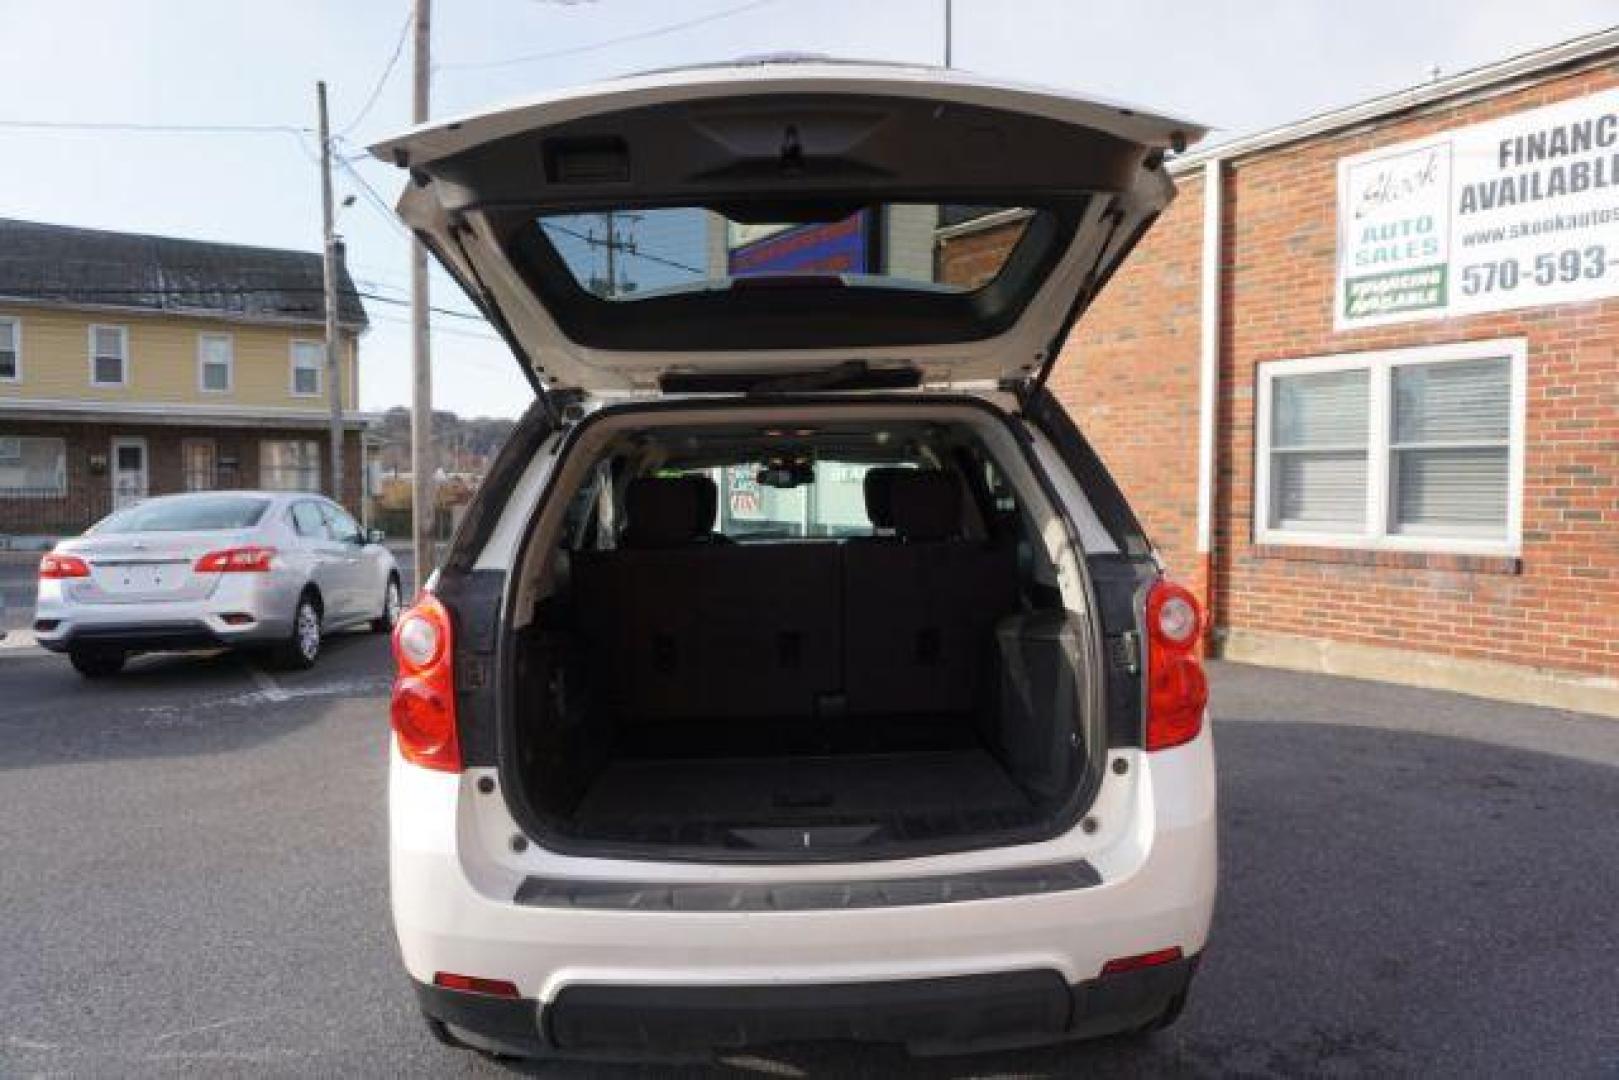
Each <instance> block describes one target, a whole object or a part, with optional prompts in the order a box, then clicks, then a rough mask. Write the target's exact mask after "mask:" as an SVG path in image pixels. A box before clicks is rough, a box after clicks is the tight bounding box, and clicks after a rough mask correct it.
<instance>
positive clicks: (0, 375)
mask: <svg viewBox="0 0 1619 1080" xmlns="http://www.w3.org/2000/svg"><path fill="white" fill-rule="evenodd" d="M16 377H17V352H16V350H15V349H4V348H0V379H15V378H16Z"/></svg>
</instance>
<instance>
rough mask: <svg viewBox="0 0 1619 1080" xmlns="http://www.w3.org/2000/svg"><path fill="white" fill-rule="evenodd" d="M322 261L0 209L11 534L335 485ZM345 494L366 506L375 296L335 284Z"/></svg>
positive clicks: (2, 392) (0, 520)
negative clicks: (229, 497) (125, 509)
mask: <svg viewBox="0 0 1619 1080" xmlns="http://www.w3.org/2000/svg"><path fill="white" fill-rule="evenodd" d="M323 280H324V278H323V268H322V261H321V257H320V256H319V255H318V254H311V253H306V252H300V251H280V250H273V249H267V248H252V247H241V246H237V245H231V244H213V243H203V242H199V241H194V240H178V239H172V238H169V237H156V236H139V235H132V234H127V233H115V232H103V231H99V230H91V229H77V228H68V227H64V226H60V225H45V224H38V223H35V222H27V221H12V220H0V546H4V545H5V544H6V543H8V542H19V540H20V542H22V543H24V544H32V543H35V542H37V541H38V538H40V537H50V536H55V535H62V534H64V533H67V534H71V533H76V532H78V531H79V530H81V529H83V528H84V527H85V526H87V525H89V524H90V523H92V522H93V521H95V520H97V519H99V518H100V517H102V516H103V515H105V514H106V513H107V512H108V511H110V510H112V509H114V508H116V507H117V506H120V505H124V504H127V503H129V502H133V501H136V500H139V499H141V498H144V497H145V496H147V495H161V494H167V493H171V492H179V491H202V490H210V489H219V488H234V487H244V488H275V489H285V490H326V489H328V488H329V487H330V486H331V480H330V470H329V465H327V461H328V460H329V459H328V458H327V456H326V455H327V453H328V452H329V449H330V448H329V446H328V443H329V441H330V440H329V434H328V433H329V425H330V421H331V404H330V400H331V399H330V395H329V393H328V386H327V379H328V373H327V371H326V346H325V309H324V303H323ZM338 321H339V338H340V345H339V350H338V351H339V357H340V361H339V378H340V380H341V389H342V400H343V415H342V426H343V430H344V456H343V466H344V468H343V472H344V483H343V488H344V490H343V491H342V492H340V493H338V498H340V499H341V500H342V501H343V502H345V503H347V504H348V505H349V506H350V507H354V508H358V507H359V505H360V502H361V493H362V484H361V471H362V460H361V459H362V455H363V453H364V446H363V442H362V433H363V431H364V430H365V427H366V419H365V418H364V417H363V416H361V415H360V414H359V412H358V411H357V403H358V401H359V388H358V376H359V344H358V339H359V336H360V334H361V333H363V332H364V330H365V328H366V315H365V309H364V307H363V306H362V305H361V303H360V298H359V295H358V294H357V293H356V291H355V289H354V285H353V283H352V281H350V279H349V276H348V274H347V272H346V271H343V270H341V267H340V276H339V290H338Z"/></svg>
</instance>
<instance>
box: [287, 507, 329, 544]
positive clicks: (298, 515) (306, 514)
mask: <svg viewBox="0 0 1619 1080" xmlns="http://www.w3.org/2000/svg"><path fill="white" fill-rule="evenodd" d="M292 527H293V528H294V529H296V530H297V531H298V535H299V536H305V537H309V538H310V539H315V538H322V539H324V538H325V537H326V535H327V533H326V519H325V518H324V517H322V516H321V513H320V507H318V506H316V505H315V504H314V503H312V502H301V503H295V504H294V505H293V508H292Z"/></svg>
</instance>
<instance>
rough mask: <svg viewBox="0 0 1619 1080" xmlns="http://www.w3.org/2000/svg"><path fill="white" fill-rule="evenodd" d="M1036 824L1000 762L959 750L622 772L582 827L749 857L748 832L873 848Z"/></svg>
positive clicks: (607, 782) (595, 787)
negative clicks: (781, 831) (847, 839)
mask: <svg viewBox="0 0 1619 1080" xmlns="http://www.w3.org/2000/svg"><path fill="white" fill-rule="evenodd" d="M1039 816H1040V815H1038V814H1037V813H1036V811H1035V808H1034V806H1033V804H1032V803H1031V802H1030V800H1029V799H1028V797H1027V796H1026V795H1025V794H1024V793H1023V791H1022V790H1021V789H1020V788H1019V787H1018V786H1017V785H1016V784H1014V783H1013V782H1012V779H1011V778H1010V777H1009V776H1008V775H1007V774H1006V772H1005V770H1004V769H1002V767H1001V765H1000V763H999V762H997V761H996V760H995V759H994V758H993V757H992V756H990V755H989V754H988V753H986V752H985V751H983V750H981V749H962V750H929V751H915V752H909V753H887V754H839V755H836V756H826V757H775V758H726V759H719V760H683V761H670V760H635V759H629V760H618V761H614V762H612V763H611V764H609V765H608V766H607V768H606V769H605V770H603V772H602V773H601V775H600V776H599V777H598V778H597V779H596V781H595V782H594V783H593V784H592V785H591V786H590V789H589V790H588V791H587V792H586V793H585V796H584V798H583V800H581V802H580V803H579V806H578V808H577V810H576V811H575V813H574V815H573V819H574V823H575V826H576V828H577V829H578V830H579V831H581V832H584V833H587V834H592V835H598V836H603V837H611V838H617V839H625V840H628V839H636V840H659V841H677V842H685V843H709V844H712V843H719V844H723V845H725V846H730V847H737V846H741V847H748V846H755V844H756V843H759V842H760V841H759V839H758V838H757V837H756V836H753V835H751V834H749V833H748V830H749V828H750V827H752V828H755V829H757V828H765V829H773V828H814V827H827V826H850V827H860V828H861V830H862V832H861V834H860V837H859V838H860V839H861V840H872V841H875V840H877V839H883V840H894V839H902V838H918V837H922V836H929V835H940V834H951V833H960V832H968V831H978V830H987V829H1001V828H1012V827H1017V826H1021V825H1026V824H1028V823H1030V822H1031V821H1034V820H1037V819H1038V818H1039ZM851 839H855V837H853V836H851ZM764 846H773V844H770V843H768V842H765V843H764Z"/></svg>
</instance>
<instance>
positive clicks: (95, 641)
mask: <svg viewBox="0 0 1619 1080" xmlns="http://www.w3.org/2000/svg"><path fill="white" fill-rule="evenodd" d="M52 630H53V632H51V633H50V634H48V635H47V634H44V633H41V634H38V635H37V640H38V642H39V644H40V645H42V646H44V647H45V648H47V649H49V650H50V651H51V652H58V653H61V652H67V651H68V650H69V649H71V648H73V647H75V646H78V647H81V648H104V649H123V650H125V651H128V652H166V651H170V650H179V649H217V648H221V647H223V646H224V645H225V644H227V643H226V642H224V641H221V640H220V639H219V636H218V635H217V634H215V633H214V632H213V631H212V630H211V629H210V628H209V627H208V625H207V624H206V623H203V622H163V623H157V622H153V623H91V624H85V625H69V626H67V628H66V629H62V628H61V627H60V626H58V627H54V628H52Z"/></svg>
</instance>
